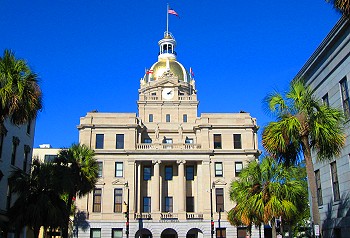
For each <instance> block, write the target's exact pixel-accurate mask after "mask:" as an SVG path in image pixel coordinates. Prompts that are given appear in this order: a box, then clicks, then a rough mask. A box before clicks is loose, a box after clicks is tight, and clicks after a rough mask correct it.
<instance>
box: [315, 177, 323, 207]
mask: <svg viewBox="0 0 350 238" xmlns="http://www.w3.org/2000/svg"><path fill="white" fill-rule="evenodd" d="M315 177H316V188H317V203H318V205H319V206H321V205H322V204H323V201H322V188H321V175H320V170H316V171H315Z"/></svg>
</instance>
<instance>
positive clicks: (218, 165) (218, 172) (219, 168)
mask: <svg viewBox="0 0 350 238" xmlns="http://www.w3.org/2000/svg"><path fill="white" fill-rule="evenodd" d="M222 170H223V169H222V162H215V177H222V175H223V171H222Z"/></svg>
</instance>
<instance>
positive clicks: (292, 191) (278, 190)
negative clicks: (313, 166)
mask: <svg viewBox="0 0 350 238" xmlns="http://www.w3.org/2000/svg"><path fill="white" fill-rule="evenodd" d="M302 174H304V176H305V175H306V174H305V169H303V168H301V167H297V166H291V167H289V168H287V167H284V166H283V165H282V164H279V163H277V161H276V160H275V159H274V158H272V157H264V158H263V159H262V161H261V163H259V162H257V161H252V162H250V163H249V165H248V166H247V167H246V168H244V169H243V170H242V172H241V174H240V176H239V179H238V180H235V181H232V183H231V188H230V199H231V200H232V201H234V202H236V206H235V207H234V208H233V209H232V210H230V211H229V213H228V220H229V221H230V222H231V224H233V225H246V226H248V229H249V232H251V231H250V229H251V226H252V225H253V224H254V225H256V226H260V225H261V224H262V223H265V224H266V223H268V222H271V226H272V230H273V237H276V229H275V218H278V217H282V220H284V221H286V222H288V224H290V225H294V224H296V223H297V222H298V216H299V215H298V214H299V213H300V212H301V211H303V210H305V209H307V207H308V206H307V184H306V180H305V177H304V178H302V177H301V175H302Z"/></svg>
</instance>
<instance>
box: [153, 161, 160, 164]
mask: <svg viewBox="0 0 350 238" xmlns="http://www.w3.org/2000/svg"><path fill="white" fill-rule="evenodd" d="M160 163H162V161H161V160H152V164H160Z"/></svg>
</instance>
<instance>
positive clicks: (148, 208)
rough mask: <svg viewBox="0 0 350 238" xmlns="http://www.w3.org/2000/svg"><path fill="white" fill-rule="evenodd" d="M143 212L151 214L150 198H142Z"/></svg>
mask: <svg viewBox="0 0 350 238" xmlns="http://www.w3.org/2000/svg"><path fill="white" fill-rule="evenodd" d="M143 212H151V197H143Z"/></svg>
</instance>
